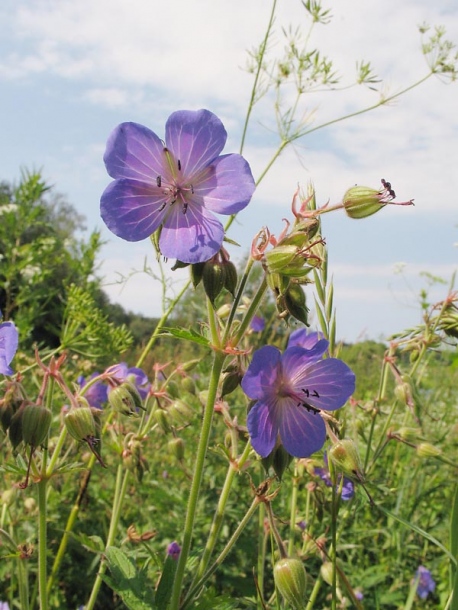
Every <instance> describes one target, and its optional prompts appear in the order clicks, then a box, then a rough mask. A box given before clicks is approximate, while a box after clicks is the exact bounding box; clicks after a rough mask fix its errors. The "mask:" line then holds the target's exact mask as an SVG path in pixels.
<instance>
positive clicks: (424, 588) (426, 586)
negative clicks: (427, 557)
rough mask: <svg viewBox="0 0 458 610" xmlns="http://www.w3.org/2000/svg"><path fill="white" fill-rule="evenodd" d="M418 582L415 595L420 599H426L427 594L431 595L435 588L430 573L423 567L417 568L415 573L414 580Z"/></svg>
mask: <svg viewBox="0 0 458 610" xmlns="http://www.w3.org/2000/svg"><path fill="white" fill-rule="evenodd" d="M417 578H418V579H419V580H418V586H417V595H418V597H419V598H420V599H426V597H428V595H429V593H432V592H433V591H434V589H435V588H436V583H435V582H434V580H433V577H432V576H431V572H430V571H429V570H428V569H427V568H425V567H424V566H419V567H418V570H417V571H416V572H415V580H416V579H417Z"/></svg>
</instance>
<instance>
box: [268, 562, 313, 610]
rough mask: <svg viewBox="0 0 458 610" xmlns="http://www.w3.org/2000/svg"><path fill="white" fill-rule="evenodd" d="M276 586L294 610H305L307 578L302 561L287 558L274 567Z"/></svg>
mask: <svg viewBox="0 0 458 610" xmlns="http://www.w3.org/2000/svg"><path fill="white" fill-rule="evenodd" d="M274 581H275V586H276V587H277V589H278V590H279V591H280V593H281V595H282V597H283V598H284V599H285V601H286V602H287V603H288V604H290V606H291V607H292V608H293V609H294V610H303V608H304V601H305V591H306V588H307V576H306V574H305V568H304V564H303V563H302V561H301V560H300V559H294V558H292V557H286V558H285V559H280V560H279V561H277V563H276V564H275V566H274Z"/></svg>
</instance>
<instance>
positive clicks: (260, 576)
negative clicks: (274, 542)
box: [257, 502, 267, 610]
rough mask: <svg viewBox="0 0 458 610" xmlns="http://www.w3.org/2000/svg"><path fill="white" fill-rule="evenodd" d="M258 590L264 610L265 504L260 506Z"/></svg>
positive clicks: (259, 608)
mask: <svg viewBox="0 0 458 610" xmlns="http://www.w3.org/2000/svg"><path fill="white" fill-rule="evenodd" d="M258 516H259V518H258V569H257V578H258V589H259V595H260V597H261V599H259V598H258V603H257V607H258V610H263V608H264V605H263V596H264V571H265V565H266V554H267V536H266V535H265V528H264V519H265V516H266V507H265V504H264V502H263V503H262V504H260V505H259V513H258Z"/></svg>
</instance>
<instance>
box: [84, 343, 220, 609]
mask: <svg viewBox="0 0 458 610" xmlns="http://www.w3.org/2000/svg"><path fill="white" fill-rule="evenodd" d="M225 359H226V355H225V354H224V353H222V352H219V351H218V352H215V355H214V359H213V367H212V371H211V374H210V384H209V388H208V396H207V403H206V405H205V410H204V416H203V422H202V429H201V433H200V439H199V445H198V448H197V454H196V466H195V470H194V476H193V479H192V483H191V489H190V492H189V500H188V509H187V512H186V519H185V526H184V533H183V544H182V547H181V553H180V558H179V560H178V565H177V570H176V574H175V581H174V583H173V591H172V597H171V600H170V610H178V607H179V603H180V594H181V587H182V583H183V577H184V571H185V568H186V561H187V559H188V555H189V551H190V548H191V541H192V532H193V528H194V520H195V517H196V509H197V502H198V499H199V491H200V485H201V483H202V477H203V472H204V464H205V457H206V454H207V447H208V442H209V438H210V432H211V427H212V421H213V411H214V405H215V401H216V397H217V392H218V382H219V378H220V375H221V371H222V369H223V365H224V361H225ZM86 610H91V609H90V608H87V609H86Z"/></svg>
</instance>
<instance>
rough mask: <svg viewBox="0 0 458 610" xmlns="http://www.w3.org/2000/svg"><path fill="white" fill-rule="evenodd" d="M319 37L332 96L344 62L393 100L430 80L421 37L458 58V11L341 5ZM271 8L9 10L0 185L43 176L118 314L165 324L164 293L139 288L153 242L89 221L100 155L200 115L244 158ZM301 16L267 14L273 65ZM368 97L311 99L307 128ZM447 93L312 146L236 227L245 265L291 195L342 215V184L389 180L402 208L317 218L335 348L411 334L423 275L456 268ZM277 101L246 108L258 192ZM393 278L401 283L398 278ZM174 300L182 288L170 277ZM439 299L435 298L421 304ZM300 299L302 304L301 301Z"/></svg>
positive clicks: (102, 180) (286, 160) (409, 0)
mask: <svg viewBox="0 0 458 610" xmlns="http://www.w3.org/2000/svg"><path fill="white" fill-rule="evenodd" d="M323 6H324V7H325V8H327V7H329V8H332V15H333V19H332V21H331V23H330V24H329V25H326V26H317V27H316V29H315V30H314V31H313V32H312V35H311V39H310V40H311V45H312V46H313V45H317V46H318V48H319V50H320V51H321V52H322V53H323V54H325V55H327V56H329V57H330V58H332V59H333V60H334V65H335V68H336V69H337V71H338V72H339V74H340V75H341V76H342V79H343V80H342V82H344V83H349V82H352V78H354V76H353V75H354V67H355V62H356V61H360V60H361V59H364V60H370V61H371V64H372V66H373V68H374V71H375V72H376V73H377V74H378V76H379V77H381V78H383V86H382V88H381V91H382V92H383V94H385V95H390V94H392V93H395V92H397V91H398V90H400V89H402V88H403V87H406V86H407V85H409V84H411V83H413V82H415V81H416V80H418V79H420V78H421V77H422V76H423V75H425V74H426V73H427V71H428V68H427V65H426V63H425V61H424V58H423V56H422V54H421V49H420V45H421V39H420V36H419V33H418V29H417V25H418V24H420V23H423V22H425V21H426V22H428V23H430V24H431V25H439V24H442V25H445V27H446V29H447V37H448V38H449V39H451V40H452V41H453V42H455V43H458V7H457V5H456V2H455V0H437V1H436V2H434V3H431V2H427V1H424V0H405V1H404V2H403V3H402V4H400V3H399V2H398V1H397V0H386V1H385V2H383V3H382V2H380V1H379V0H340V2H338V3H331V2H327V3H326V2H324V5H323ZM269 11H270V3H269V2H267V0H249V1H248V2H247V1H246V0H244V1H242V0H232V1H231V2H230V3H227V2H221V1H218V0H194V1H193V2H185V0H169V1H167V2H165V1H162V0H155V1H152V0H130V1H129V2H126V1H125V0H79V1H78V2H74V1H73V0H72V1H68V0H22V1H17V0H3V1H2V3H1V5H0V18H1V20H2V23H3V24H5V25H4V27H3V28H2V30H3V31H2V38H1V40H0V92H1V95H0V127H1V133H2V145H1V146H0V167H1V168H2V171H1V175H0V178H1V179H5V180H10V181H15V180H17V179H18V178H19V175H20V168H21V167H27V168H30V169H32V168H42V170H43V174H44V176H45V178H46V179H47V180H48V181H49V182H50V183H52V184H55V186H56V189H57V190H58V191H59V192H61V193H64V194H65V195H66V196H67V198H68V200H69V201H70V202H71V203H72V204H73V205H74V206H75V207H76V208H77V210H78V211H80V212H81V213H82V214H84V215H85V216H86V218H87V224H88V227H89V228H94V227H98V228H100V229H102V232H103V237H104V239H106V240H107V244H106V245H105V246H104V249H103V251H102V256H101V261H100V262H101V268H100V273H101V274H102V275H103V276H104V277H105V281H106V284H107V286H106V289H107V291H108V293H109V294H110V297H111V298H112V300H114V301H119V302H120V303H121V304H123V305H124V306H125V307H127V308H128V309H131V310H133V311H137V312H142V313H144V314H146V315H158V314H159V313H160V302H161V300H160V289H159V286H158V282H157V281H155V280H154V279H153V278H150V277H147V276H144V275H142V274H135V275H134V276H133V277H132V279H130V280H129V282H128V283H127V284H126V285H125V286H124V287H122V288H121V287H120V286H119V285H117V284H115V283H114V282H115V280H116V278H118V277H119V274H121V275H128V274H129V273H130V272H131V270H133V269H137V270H138V269H141V268H143V264H144V261H145V257H146V260H147V263H148V265H150V266H151V267H153V269H154V265H155V258H154V255H153V252H152V251H151V248H150V246H149V243H148V242H147V241H145V242H140V243H137V244H129V243H125V242H122V241H121V240H120V239H118V238H117V237H115V236H114V235H112V234H111V233H109V231H108V230H107V229H106V228H105V227H104V225H103V223H102V222H101V220H100V217H99V199H100V194H101V192H102V191H103V189H104V188H105V186H106V185H107V184H108V182H109V178H108V176H107V175H106V173H105V169H104V166H103V161H102V155H103V151H104V147H105V142H106V139H107V137H108V135H109V133H110V131H111V130H112V129H113V128H114V127H115V126H116V125H117V124H118V123H120V122H122V121H130V120H132V121H137V122H139V123H143V124H145V125H147V126H148V127H150V128H151V129H153V130H154V131H156V132H157V133H158V135H160V136H163V130H164V124H165V120H166V119H167V117H168V115H169V114H170V113H171V112H173V111H174V110H177V109H182V108H189V109H195V108H202V107H205V108H208V109H209V110H212V111H213V112H215V113H216V114H218V116H220V118H221V119H222V120H223V122H224V124H225V126H226V129H227V131H228V134H229V138H228V144H227V146H226V149H225V152H232V151H237V150H238V147H239V143H240V136H241V129H242V125H243V119H244V113H245V111H246V107H247V103H248V99H249V94H250V88H251V84H252V76H251V75H250V74H248V73H247V71H246V70H244V69H243V68H244V67H245V66H246V64H247V59H248V55H247V49H252V48H253V47H255V46H257V45H258V44H259V42H260V41H261V39H262V36H263V32H264V28H265V25H266V24H267V21H268V18H269ZM304 15H305V13H304V10H303V8H302V6H301V3H300V1H299V0H278V12H277V18H276V22H275V35H274V37H273V38H272V40H271V44H270V48H271V51H272V53H273V54H274V55H275V54H278V53H281V51H282V49H283V47H284V40H283V38H282V27H288V26H289V25H290V24H292V25H293V26H294V28H296V27H299V28H302V29H303V31H306V30H307V22H306V20H305V18H304ZM379 96H380V91H379V92H375V91H371V90H369V89H367V88H363V87H357V88H349V89H346V90H342V91H339V92H323V93H318V92H317V93H313V94H310V95H308V96H307V97H306V99H305V100H304V102H303V105H302V106H301V112H302V113H303V114H304V115H305V116H307V117H308V118H309V119H310V120H313V121H314V123H313V124H314V125H319V124H321V123H324V122H326V121H329V120H332V119H334V118H337V117H339V116H342V115H344V114H346V113H349V112H354V111H356V110H358V109H360V108H364V107H366V106H369V105H371V104H374V103H376V102H377V100H378V99H379ZM457 106H458V83H453V84H451V85H448V84H444V83H443V82H441V81H440V80H439V79H438V78H435V77H433V78H431V79H429V80H428V81H427V82H426V83H424V84H423V85H421V86H420V87H419V88H418V89H416V90H413V91H411V92H409V93H407V94H406V95H405V96H403V97H401V98H400V99H398V100H397V101H396V102H394V103H392V104H390V105H389V106H385V107H383V108H379V109H377V110H375V111H374V112H371V113H368V114H364V115H362V116H360V117H358V118H356V119H351V120H348V121H345V122H341V123H338V124H336V125H334V126H332V127H329V128H326V129H324V130H320V131H317V132H315V133H314V134H311V135H310V136H308V137H306V138H304V139H302V140H300V141H298V142H297V145H296V146H294V148H290V149H289V150H288V151H286V152H285V153H284V154H282V156H281V157H280V158H279V160H278V161H277V163H276V164H275V165H274V166H273V168H272V170H271V171H270V173H269V174H268V175H267V177H266V179H265V180H264V181H263V182H262V183H261V185H260V187H259V189H258V190H257V192H256V194H255V196H254V198H253V200H252V203H251V204H250V206H249V207H248V208H247V209H246V210H245V211H244V212H243V213H242V214H241V215H240V217H239V219H238V222H237V223H236V224H234V225H233V226H232V228H231V232H230V236H231V237H232V238H234V239H235V240H237V241H238V242H239V243H240V244H241V246H242V247H241V248H240V249H239V251H236V250H233V251H232V254H233V255H234V256H236V257H237V256H242V255H243V254H245V253H246V251H247V249H248V248H249V245H250V243H251V239H252V237H253V235H254V234H255V233H257V231H258V230H259V229H260V228H261V226H263V225H267V226H268V227H269V228H270V230H271V231H272V232H273V233H279V232H280V230H281V228H282V226H283V223H282V218H284V217H287V216H288V215H289V206H290V202H291V199H292V195H293V193H294V191H295V189H296V187H297V184H298V183H299V184H300V185H302V186H303V187H306V185H307V183H308V181H310V180H312V181H313V183H314V185H315V188H316V192H317V199H318V202H319V203H320V204H324V203H326V202H327V201H328V200H330V202H331V203H337V202H338V201H339V200H340V199H341V197H342V195H343V193H344V192H345V191H346V189H347V188H348V187H349V186H352V185H353V184H356V183H358V184H365V185H368V186H374V187H378V185H379V183H380V179H381V178H382V177H383V178H386V179H387V180H390V181H391V182H392V184H393V187H394V188H395V190H396V193H397V195H398V199H399V200H405V199H411V198H414V199H415V204H416V205H415V207H413V208H412V207H406V208H404V207H399V208H395V207H394V206H393V207H390V208H387V209H385V210H383V211H382V212H381V213H379V214H377V215H375V216H373V217H371V218H368V219H365V220H362V221H355V220H351V219H348V218H346V217H345V216H344V215H343V214H338V213H335V214H329V215H327V216H325V217H324V219H323V233H324V235H325V237H326V241H327V244H328V246H329V253H330V271H331V273H332V274H333V277H334V282H335V301H336V306H337V315H338V336H339V338H341V339H345V340H349V341H353V340H356V339H357V338H361V337H370V338H376V339H378V338H381V337H386V336H388V335H389V334H391V333H393V332H397V331H399V330H401V329H403V328H404V327H407V326H412V325H414V324H416V323H417V322H418V321H419V316H420V313H419V310H418V307H417V306H416V295H417V294H418V290H419V289H420V287H425V286H427V284H426V283H425V279H424V278H423V277H422V276H421V273H422V272H428V273H431V274H434V275H438V276H441V277H444V278H449V277H450V275H451V273H452V272H453V271H454V270H455V269H456V268H457V267H458V265H457V256H458V248H457V247H456V245H455V244H456V243H457V242H458V235H457V231H458V228H457V227H458V217H457V207H458V205H457V198H458V195H457V193H458V170H457V166H458V113H457V112H456V108H457ZM274 128H275V124H274V116H273V100H272V99H270V98H269V97H267V98H266V99H264V100H262V102H261V103H260V104H259V105H258V106H257V107H256V108H255V111H254V114H253V123H252V128H251V129H250V131H249V133H248V140H247V145H246V147H245V151H244V155H245V157H246V158H247V160H248V161H249V162H250V164H251V166H252V169H253V173H254V175H255V177H257V176H259V174H260V172H261V171H262V170H263V168H264V166H265V164H266V163H267V162H268V160H269V159H270V157H271V155H272V154H273V152H274V151H275V147H276V145H277V144H278V137H277V136H276V135H275V129H274ZM400 269H402V270H403V271H402V273H401V274H400V273H399V270H400ZM171 277H172V287H171V289H172V291H173V289H174V286H176V285H178V284H175V282H178V283H179V281H180V278H182V277H183V274H181V275H179V274H175V275H173V274H172V275H171ZM445 295H446V287H445V286H444V287H438V288H436V289H434V291H433V292H432V293H431V298H432V299H441V298H444V297H445ZM310 301H311V299H310Z"/></svg>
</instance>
